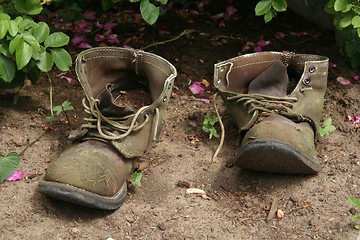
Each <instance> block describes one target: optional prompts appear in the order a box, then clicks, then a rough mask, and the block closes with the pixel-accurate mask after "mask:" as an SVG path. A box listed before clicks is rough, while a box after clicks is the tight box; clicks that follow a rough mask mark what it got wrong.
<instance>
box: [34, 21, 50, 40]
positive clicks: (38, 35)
mask: <svg viewBox="0 0 360 240" xmlns="http://www.w3.org/2000/svg"><path fill="white" fill-rule="evenodd" d="M38 24H39V25H38V26H37V27H36V28H35V29H34V37H35V39H36V41H38V42H39V43H42V42H43V41H45V39H46V38H47V37H48V36H49V34H50V28H49V26H48V25H47V24H46V23H44V22H39V23H38Z"/></svg>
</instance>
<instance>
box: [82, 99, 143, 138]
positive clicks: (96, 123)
mask: <svg viewBox="0 0 360 240" xmlns="http://www.w3.org/2000/svg"><path fill="white" fill-rule="evenodd" d="M86 100H87V99H86V98H84V99H83V100H82V104H83V106H84V109H85V112H86V113H87V114H89V117H87V118H84V120H85V121H86V123H85V124H82V125H81V128H82V129H88V130H95V129H96V130H97V131H89V132H88V135H89V136H93V137H98V138H102V139H105V140H121V139H123V138H125V137H126V136H128V135H129V134H130V133H131V132H133V131H138V130H140V129H141V128H143V127H144V126H145V125H146V124H147V123H148V122H149V119H150V118H149V115H147V114H146V115H145V116H144V117H145V119H144V120H143V121H142V122H141V123H140V124H139V122H140V121H139V116H140V114H141V113H142V112H143V111H144V110H145V109H147V108H148V106H143V107H141V108H140V109H139V110H138V111H137V112H136V113H134V114H130V115H127V116H124V117H106V116H104V115H103V114H102V113H101V111H100V109H99V103H100V101H99V99H91V100H88V101H86ZM87 102H88V103H87Z"/></svg>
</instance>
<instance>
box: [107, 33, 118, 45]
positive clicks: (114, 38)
mask: <svg viewBox="0 0 360 240" xmlns="http://www.w3.org/2000/svg"><path fill="white" fill-rule="evenodd" d="M108 42H109V43H111V44H119V43H120V41H119V39H117V35H116V34H110V35H109V36H108Z"/></svg>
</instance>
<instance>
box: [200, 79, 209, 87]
mask: <svg viewBox="0 0 360 240" xmlns="http://www.w3.org/2000/svg"><path fill="white" fill-rule="evenodd" d="M201 83H202V84H203V85H204V86H205V87H209V86H210V83H209V82H208V80H206V79H203V80H201Z"/></svg>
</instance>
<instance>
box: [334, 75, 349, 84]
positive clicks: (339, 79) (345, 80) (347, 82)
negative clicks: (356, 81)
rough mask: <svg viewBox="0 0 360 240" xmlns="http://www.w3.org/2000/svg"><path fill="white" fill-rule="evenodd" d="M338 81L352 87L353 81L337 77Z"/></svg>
mask: <svg viewBox="0 0 360 240" xmlns="http://www.w3.org/2000/svg"><path fill="white" fill-rule="evenodd" d="M336 81H338V82H339V83H340V84H341V85H345V86H346V85H351V81H350V80H349V79H346V78H344V77H337V78H336Z"/></svg>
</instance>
